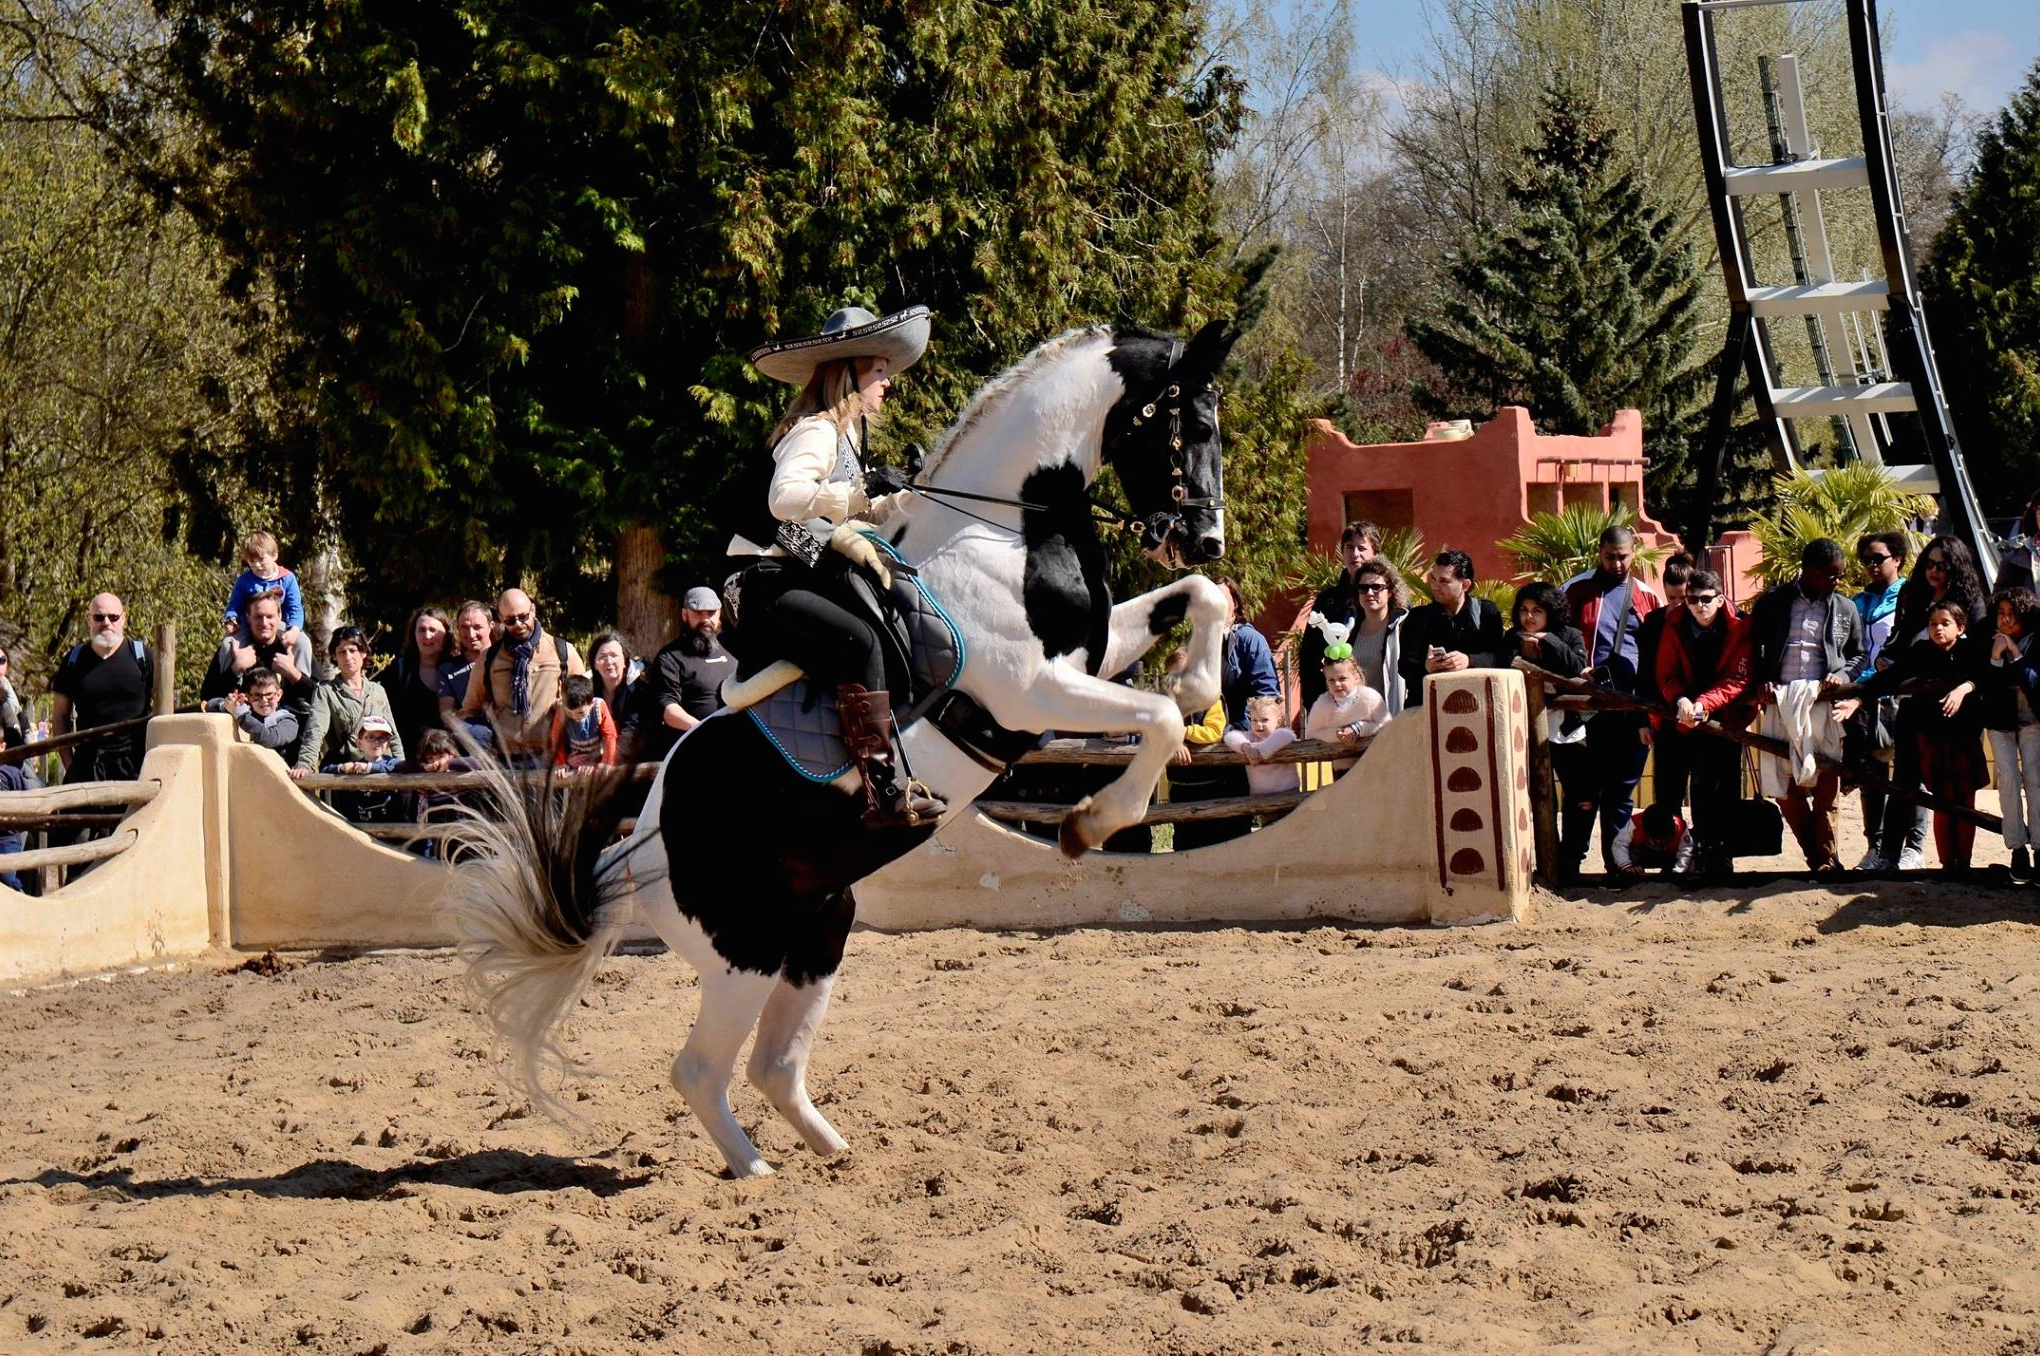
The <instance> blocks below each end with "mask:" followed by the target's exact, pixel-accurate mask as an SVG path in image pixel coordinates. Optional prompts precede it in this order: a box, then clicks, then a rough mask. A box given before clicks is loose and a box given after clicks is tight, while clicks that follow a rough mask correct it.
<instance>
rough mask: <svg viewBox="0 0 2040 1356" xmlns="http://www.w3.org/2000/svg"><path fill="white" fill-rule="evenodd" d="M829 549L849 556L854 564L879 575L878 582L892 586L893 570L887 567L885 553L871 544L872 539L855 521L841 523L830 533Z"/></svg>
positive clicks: (888, 586)
mask: <svg viewBox="0 0 2040 1356" xmlns="http://www.w3.org/2000/svg"><path fill="white" fill-rule="evenodd" d="M829 549H830V550H832V551H838V552H841V553H842V554H843V555H845V556H847V557H849V559H850V563H851V564H853V565H862V566H864V567H865V568H866V569H868V570H870V571H871V572H872V573H873V574H875V575H877V576H878V582H879V583H881V584H883V585H885V587H887V588H891V587H892V571H891V570H890V569H888V568H887V565H888V562H887V560H886V558H885V553H884V552H883V551H881V550H879V549H878V548H877V547H876V546H873V545H872V544H871V539H870V538H869V537H867V536H865V535H864V534H863V533H862V532H860V531H858V525H857V524H856V523H855V522H847V523H839V524H837V525H836V530H835V531H834V532H831V533H830V534H829Z"/></svg>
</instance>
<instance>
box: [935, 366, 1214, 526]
mask: <svg viewBox="0 0 2040 1356" xmlns="http://www.w3.org/2000/svg"><path fill="white" fill-rule="evenodd" d="M1182 348H1183V341H1182V340H1180V339H1177V340H1172V341H1171V342H1170V344H1169V361H1168V367H1169V368H1174V367H1175V365H1176V362H1177V359H1178V358H1179V357H1180V356H1181V354H1182ZM1217 389H1218V383H1217V382H1216V381H1213V382H1207V383H1206V384H1205V386H1204V387H1203V390H1207V391H1216V390H1217ZM1201 393H1202V392H1200V394H1201ZM1182 395H1183V387H1182V384H1181V383H1179V382H1171V383H1169V385H1168V386H1167V387H1166V388H1164V389H1162V390H1160V391H1157V392H1156V393H1155V395H1154V396H1153V397H1152V398H1151V399H1149V400H1148V401H1147V402H1146V403H1144V404H1143V405H1142V406H1141V408H1140V413H1139V414H1136V415H1135V416H1134V417H1133V422H1132V423H1131V424H1130V425H1129V426H1128V427H1126V428H1124V429H1121V430H1120V431H1119V433H1118V434H1117V435H1115V436H1114V437H1113V439H1112V441H1111V442H1110V443H1108V444H1107V445H1106V446H1105V448H1104V449H1103V455H1104V459H1105V460H1107V461H1109V460H1111V458H1112V455H1113V453H1115V452H1117V451H1118V450H1119V446H1120V444H1121V443H1123V442H1125V441H1126V440H1127V439H1128V438H1129V437H1131V436H1132V434H1133V430H1134V429H1137V428H1139V427H1141V425H1142V424H1143V423H1144V422H1145V421H1147V420H1150V419H1153V418H1154V417H1155V412H1156V410H1158V409H1159V408H1160V407H1161V404H1162V402H1163V401H1165V400H1166V401H1170V402H1172V403H1171V404H1170V406H1169V474H1170V475H1171V476H1172V477H1173V478H1174V479H1175V482H1176V483H1175V484H1173V485H1171V486H1170V487H1169V498H1170V499H1171V500H1173V501H1174V502H1175V504H1176V505H1177V506H1178V507H1179V508H1183V509H1222V508H1224V507H1225V500H1224V498H1223V497H1218V498H1197V499H1192V498H1191V497H1190V495H1189V491H1188V490H1187V489H1186V488H1185V487H1184V484H1183V481H1184V465H1183V404H1182ZM919 471H920V464H919V461H918V459H917V460H916V462H915V464H914V466H913V468H912V470H911V471H910V472H909V474H910V475H911V474H918V473H919ZM906 489H908V490H909V491H911V492H912V493H914V494H918V495H922V496H925V497H926V498H929V499H935V500H938V501H940V500H943V499H966V500H969V501H971V502H972V503H978V504H997V505H999V506H1000V507H1002V508H1016V509H1021V510H1023V511H1031V512H1035V513H1053V512H1055V510H1054V509H1053V508H1052V507H1051V506H1049V505H1047V504H1036V503H1031V502H1029V501H1028V500H1025V499H1006V498H1002V497H1000V496H999V495H995V494H973V493H971V492H970V491H968V490H950V489H944V488H943V487H942V486H940V485H916V484H915V483H913V481H911V480H909V481H908V482H907V484H906ZM1084 500H1085V503H1086V505H1087V506H1088V507H1089V508H1090V510H1091V517H1092V519H1093V520H1094V521H1096V522H1101V523H1110V524H1111V525H1112V526H1114V527H1116V528H1118V529H1119V530H1121V531H1122V532H1142V533H1147V534H1149V535H1151V536H1153V537H1155V538H1156V539H1157V540H1161V539H1163V538H1166V537H1167V536H1168V534H1169V532H1170V531H1171V530H1173V528H1174V527H1175V526H1176V525H1177V524H1179V523H1180V522H1181V521H1182V515H1181V514H1180V513H1175V514H1161V513H1157V514H1151V515H1149V516H1148V517H1146V518H1142V517H1139V516H1138V515H1136V514H1134V513H1132V512H1129V511H1125V510H1121V509H1118V508H1115V507H1114V506H1112V505H1111V504H1108V503H1106V502H1105V501H1104V500H1103V499H1100V498H1099V497H1098V496H1097V494H1095V493H1086V494H1085V496H1084ZM945 507H947V508H951V509H954V510H955V511H956V512H958V513H961V514H962V515H963V516H964V517H966V518H973V519H976V520H977V521H978V522H981V523H983V524H984V525H985V526H987V527H996V528H998V529H999V530H1000V531H1002V532H1012V533H1014V534H1015V535H1016V536H1017V535H1018V530H1017V529H1015V528H1010V527H1007V526H1006V525H1005V524H1004V523H995V522H993V521H992V520H991V519H989V518H987V517H985V516H984V515H983V514H979V513H972V512H971V511H970V510H969V509H967V508H962V507H959V506H958V505H956V504H953V503H952V504H948V505H945Z"/></svg>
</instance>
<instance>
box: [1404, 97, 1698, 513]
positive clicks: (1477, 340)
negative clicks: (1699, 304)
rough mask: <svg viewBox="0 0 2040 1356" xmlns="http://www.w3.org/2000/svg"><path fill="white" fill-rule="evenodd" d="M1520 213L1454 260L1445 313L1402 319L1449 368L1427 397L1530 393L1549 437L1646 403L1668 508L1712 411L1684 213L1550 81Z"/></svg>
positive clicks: (1462, 405)
mask: <svg viewBox="0 0 2040 1356" xmlns="http://www.w3.org/2000/svg"><path fill="white" fill-rule="evenodd" d="M1509 200H1510V202H1511V203H1512V204H1513V207H1514V211H1515V219H1514V221H1513V223H1512V224H1511V226H1510V227H1509V229H1508V230H1507V232H1506V233H1505V234H1502V235H1500V236H1499V237H1498V238H1495V239H1493V240H1492V241H1489V242H1486V243H1482V244H1477V245H1476V246H1475V247H1474V248H1473V249H1472V250H1471V251H1470V252H1468V253H1466V254H1464V255H1463V256H1462V257H1461V258H1459V259H1458V260H1456V261H1455V262H1454V263H1453V264H1452V265H1451V266H1450V268H1449V269H1448V270H1447V276H1448V278H1449V281H1450V291H1449V293H1448V294H1447V295H1445V296H1444V297H1442V298H1441V299H1440V304H1439V306H1438V313H1437V314H1436V315H1435V316H1433V317H1416V318H1413V319H1411V320H1409V321H1408V322H1406V325H1405V328H1406V331H1407V333H1408V335H1409V337H1410V339H1411V341H1412V342H1414V343H1415V344H1416V346H1417V348H1418V350H1419V351H1420V352H1422V353H1423V355H1424V356H1425V357H1426V358H1428V359H1430V361H1431V362H1432V363H1433V364H1435V365H1436V366H1437V368H1438V371H1439V376H1438V378H1437V379H1435V380H1430V381H1424V382H1420V383H1419V384H1418V386H1417V387H1416V390H1415V394H1416V398H1417V402H1418V404H1419V406H1420V407H1422V408H1423V409H1425V410H1426V411H1427V412H1429V413H1431V414H1432V415H1434V416H1436V417H1439V418H1451V419H1460V418H1474V419H1485V418H1487V417H1488V416H1490V415H1492V414H1493V413H1494V411H1495V410H1496V409H1497V408H1499V407H1500V406H1502V405H1510V404H1515V405H1524V406H1527V407H1528V408H1529V410H1530V414H1531V417H1532V418H1533V419H1534V420H1535V421H1536V423H1537V426H1538V427H1539V428H1540V429H1542V430H1543V431H1544V432H1547V433H1571V434H1589V433H1593V432H1594V431H1596V430H1597V429H1599V428H1600V427H1602V426H1603V425H1604V424H1606V423H1607V422H1608V420H1609V419H1610V418H1612V417H1613V415H1614V413H1615V411H1616V410H1617V409H1623V408H1633V409H1637V410H1640V411H1641V412H1642V414H1643V418H1644V438H1645V446H1646V448H1647V450H1648V451H1649V454H1650V473H1649V476H1650V486H1649V488H1650V502H1651V503H1652V504H1653V505H1654V506H1655V508H1656V509H1657V510H1658V511H1659V512H1660V513H1662V512H1664V511H1666V510H1668V509H1671V508H1672V507H1673V506H1674V501H1675V500H1676V499H1677V497H1678V491H1679V489H1680V488H1681V487H1682V486H1683V485H1685V484H1687V483H1689V482H1690V475H1689V472H1688V470H1687V460H1688V458H1687V444H1688V440H1689V439H1690V438H1691V437H1692V435H1693V434H1694V432H1695V431H1696V426H1697V425H1698V424H1699V423H1700V422H1701V421H1702V420H1703V419H1704V414H1705V407H1704V402H1703V401H1702V400H1701V396H1702V392H1703V387H1704V386H1705V385H1706V384H1707V382H1708V381H1709V377H1710V373H1709V366H1710V364H1709V363H1708V362H1707V361H1706V360H1704V359H1702V360H1698V361H1696V360H1695V358H1694V353H1693V349H1694V340H1695V337H1696V333H1697V329H1698V325H1697V321H1696V318H1695V315H1694V305H1695V302H1696V301H1697V300H1698V297H1699V294H1700V279H1699V274H1698V271H1697V269H1696V266H1695V263H1694V260H1693V252H1692V250H1691V248H1690V247H1689V246H1688V245H1687V244H1685V243H1684V242H1682V241H1680V240H1679V239H1678V238H1677V232H1676V231H1675V223H1674V219H1673V217H1672V215H1671V214H1670V213H1669V212H1667V211H1666V210H1665V209H1664V208H1663V207H1661V206H1660V205H1659V204H1657V203H1656V202H1655V201H1653V200H1652V199H1651V198H1650V196H1649V195H1648V194H1646V193H1645V191H1644V189H1643V186H1642V185H1641V184H1640V183H1639V182H1638V177H1637V175H1636V174H1635V173H1634V172H1633V171H1632V170H1631V169H1629V168H1628V167H1627V166H1625V165H1624V164H1623V163H1622V161H1621V159H1620V158H1619V156H1618V153H1617V151H1616V148H1615V145H1614V141H1613V133H1612V131H1611V130H1610V128H1609V127H1608V125H1607V124H1606V123H1605V122H1603V121H1602V120H1601V118H1600V116H1599V115H1598V114H1597V113H1596V111H1595V110H1594V108H1593V107H1592V105H1591V104H1590V103H1589V102H1588V101H1587V100H1586V99H1585V98H1583V97H1582V96H1581V95H1580V94H1579V93H1578V92H1576V91H1575V90H1574V89H1573V88H1572V87H1571V86H1570V85H1569V84H1566V83H1563V82H1561V83H1558V84H1555V85H1553V86H1551V87H1550V88H1549V89H1547V91H1546V93H1545V100H1544V116H1543V123H1542V132H1541V139H1540V140H1539V142H1538V143H1537V144H1536V145H1534V146H1530V147H1528V148H1526V149H1525V151H1524V162H1523V165H1522V167H1521V169H1520V170H1519V171H1518V173H1517V175H1516V176H1515V178H1514V179H1513V180H1512V181H1511V183H1510V186H1509Z"/></svg>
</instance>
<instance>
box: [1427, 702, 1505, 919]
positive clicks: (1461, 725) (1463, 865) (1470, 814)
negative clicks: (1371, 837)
mask: <svg viewBox="0 0 2040 1356" xmlns="http://www.w3.org/2000/svg"><path fill="white" fill-rule="evenodd" d="M1428 684H1429V685H1428V687H1427V688H1426V690H1425V697H1424V709H1425V710H1426V711H1428V712H1430V713H1431V783H1432V794H1433V795H1434V797H1435V798H1436V804H1437V814H1438V819H1437V836H1438V841H1437V847H1438V886H1439V888H1440V889H1442V890H1443V891H1445V893H1446V894H1448V895H1449V894H1451V893H1453V892H1454V890H1455V889H1456V888H1457V887H1459V886H1463V885H1472V884H1475V883H1480V884H1485V883H1486V882H1487V881H1489V880H1492V881H1493V883H1494V887H1495V888H1496V889H1498V890H1502V891H1515V890H1520V889H1523V888H1525V887H1526V886H1527V884H1528V882H1529V879H1530V872H1531V862H1530V842H1531V833H1530V771H1529V768H1530V757H1529V748H1528V740H1527V738H1526V736H1525V731H1526V729H1527V728H1528V727H1527V724H1526V722H1525V714H1526V713H1525V705H1526V703H1525V701H1524V698H1523V683H1522V679H1521V678H1520V677H1519V676H1517V675H1515V674H1511V673H1506V672H1502V671H1498V670H1474V671H1471V672H1467V673H1454V674H1440V675H1437V676H1436V677H1433V678H1431V679H1429V680H1428Z"/></svg>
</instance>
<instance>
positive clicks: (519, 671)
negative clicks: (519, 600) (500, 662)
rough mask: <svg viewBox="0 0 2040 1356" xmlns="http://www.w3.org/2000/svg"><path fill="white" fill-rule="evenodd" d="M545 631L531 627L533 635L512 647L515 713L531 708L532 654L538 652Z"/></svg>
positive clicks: (511, 672) (522, 713)
mask: <svg viewBox="0 0 2040 1356" xmlns="http://www.w3.org/2000/svg"><path fill="white" fill-rule="evenodd" d="M544 634H545V632H544V631H543V630H542V629H540V628H539V627H536V626H534V627H532V628H531V635H530V636H529V637H527V638H526V639H525V640H523V641H521V642H520V643H518V644H516V645H513V646H511V647H510V658H511V659H512V660H513V661H514V662H513V663H512V664H511V665H510V710H511V713H512V714H514V715H519V716H521V715H524V714H526V713H527V712H529V711H530V709H531V656H532V655H534V654H536V653H538V641H539V637H541V636H543V635H544Z"/></svg>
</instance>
